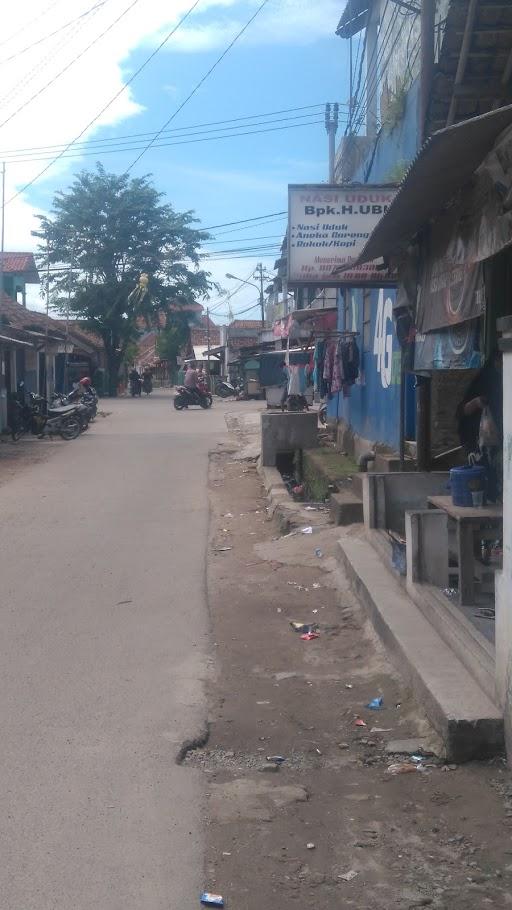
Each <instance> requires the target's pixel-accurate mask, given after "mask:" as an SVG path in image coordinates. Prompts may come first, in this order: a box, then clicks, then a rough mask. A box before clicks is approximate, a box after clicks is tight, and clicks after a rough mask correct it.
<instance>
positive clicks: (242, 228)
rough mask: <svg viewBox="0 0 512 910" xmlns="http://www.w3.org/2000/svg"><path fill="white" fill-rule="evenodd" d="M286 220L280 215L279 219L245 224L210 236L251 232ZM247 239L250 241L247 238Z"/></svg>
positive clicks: (285, 217) (285, 216)
mask: <svg viewBox="0 0 512 910" xmlns="http://www.w3.org/2000/svg"><path fill="white" fill-rule="evenodd" d="M287 218H288V216H287V215H281V216H280V217H279V218H269V219H268V221H261V222H260V223H259V224H247V225H246V226H245V227H240V228H230V229H229V230H228V231H218V232H217V233H216V234H214V235H212V236H214V237H224V236H225V235H226V234H235V233H236V232H237V231H252V229H253V228H259V227H264V226H266V225H277V224H279V222H281V221H286V220H287ZM247 239H248V240H250V238H249V237H248V238H247ZM226 243H229V240H226Z"/></svg>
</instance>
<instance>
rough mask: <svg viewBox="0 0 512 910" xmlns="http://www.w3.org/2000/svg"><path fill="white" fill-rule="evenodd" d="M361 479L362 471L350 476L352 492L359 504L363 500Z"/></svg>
mask: <svg viewBox="0 0 512 910" xmlns="http://www.w3.org/2000/svg"><path fill="white" fill-rule="evenodd" d="M363 477H364V472H363V471H359V472H358V473H357V474H352V492H353V494H354V496H357V498H358V499H360V500H361V502H362V500H363Z"/></svg>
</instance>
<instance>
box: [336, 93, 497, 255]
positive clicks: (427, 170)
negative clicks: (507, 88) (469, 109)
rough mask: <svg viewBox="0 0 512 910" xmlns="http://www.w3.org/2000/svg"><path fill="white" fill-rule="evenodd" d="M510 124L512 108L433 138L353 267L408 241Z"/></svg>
mask: <svg viewBox="0 0 512 910" xmlns="http://www.w3.org/2000/svg"><path fill="white" fill-rule="evenodd" d="M511 124H512V105H508V106H507V107H501V108H498V109H497V110H495V111H489V113H487V114H481V115H480V116H479V117H473V118H472V119H471V120H463V121H462V122H461V123H456V124H454V126H449V127H447V128H446V129H444V130H438V131H437V133H433V134H432V136H430V138H429V139H427V141H426V142H425V144H424V145H423V147H422V148H421V149H420V151H419V152H418V155H417V156H416V158H415V160H414V161H413V163H412V164H411V166H410V168H409V170H408V172H407V174H406V176H405V178H404V180H403V182H402V183H401V185H400V188H399V190H398V193H397V194H396V196H395V198H394V200H393V202H392V203H391V205H390V206H389V209H388V211H387V212H386V214H385V215H383V217H382V218H381V220H380V221H379V223H378V224H377V226H376V228H375V229H374V230H373V232H372V234H371V235H370V238H369V240H368V241H367V243H366V246H365V247H364V249H363V251H362V253H361V255H360V256H359V259H358V260H357V264H358V265H359V264H362V263H363V262H370V261H371V260H372V259H378V258H379V257H380V256H385V255H387V254H389V253H391V252H392V251H393V250H396V249H397V248H398V247H399V246H400V245H401V244H403V243H406V242H408V241H410V240H411V239H412V238H413V237H414V236H415V234H417V233H418V231H419V230H420V229H421V228H422V227H424V225H426V224H427V223H428V221H429V220H430V219H431V218H433V217H434V216H435V215H437V214H439V212H441V211H442V210H443V209H444V208H445V207H446V205H447V203H448V202H449V201H450V199H452V198H453V196H454V195H455V194H456V193H457V192H458V191H459V190H461V189H462V187H463V186H464V185H465V184H467V183H468V182H469V180H470V179H471V177H472V175H473V174H474V172H475V171H476V169H477V168H478V167H479V165H480V164H481V162H482V160H483V159H484V158H485V156H486V154H487V153H488V152H489V151H490V150H491V149H492V147H493V145H494V143H495V142H496V140H497V138H498V136H499V135H500V133H502V132H503V130H505V129H507V127H509V126H510V125H511ZM353 266H354V263H352V266H351V267H352V268H353Z"/></svg>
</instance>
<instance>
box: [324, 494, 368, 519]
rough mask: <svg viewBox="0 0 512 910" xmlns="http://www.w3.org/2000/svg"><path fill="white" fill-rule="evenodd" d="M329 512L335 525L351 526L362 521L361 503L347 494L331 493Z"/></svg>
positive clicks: (355, 497)
mask: <svg viewBox="0 0 512 910" xmlns="http://www.w3.org/2000/svg"><path fill="white" fill-rule="evenodd" d="M329 510H330V513H331V520H332V522H333V524H335V525H353V524H358V523H362V521H363V503H362V502H361V500H360V499H358V498H357V496H352V495H351V494H350V493H349V492H343V493H331V497H330V499H329Z"/></svg>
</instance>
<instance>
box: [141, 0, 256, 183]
mask: <svg viewBox="0 0 512 910" xmlns="http://www.w3.org/2000/svg"><path fill="white" fill-rule="evenodd" d="M268 2H269V0H262V2H261V3H260V5H259V6H258V9H257V10H256V12H254V13H253V15H252V16H251V17H250V19H248V20H247V22H246V23H245V25H244V26H243V27H242V28H241V29H240V31H239V32H237V34H236V35H235V37H234V38H233V40H232V41H230V43H229V44H228V46H227V47H226V48H225V50H223V52H222V54H221V55H220V56H219V57H217V59H216V61H215V63H214V64H213V65H212V66H211V67H210V69H209V70H207V72H206V73H205V74H204V76H203V77H202V78H201V79H200V80H199V82H198V83H197V84H196V85H195V86H194V88H193V89H192V91H191V92H190V93H189V94H188V95H187V97H186V98H185V100H184V101H182V103H181V104H180V105H179V107H177V108H176V110H175V111H174V113H173V114H171V116H170V117H169V118H168V120H166V121H165V123H164V125H163V126H162V127H161V128H160V130H158V132H157V133H156V135H155V137H154V138H153V139H151V141H150V142H148V144H147V145H146V147H145V148H144V149H143V150H142V152H140V154H139V155H137V157H136V158H135V159H134V160H133V161H132V163H131V165H130V167H129V168H128V172H129V171H131V169H132V168H133V167H135V165H136V164H138V162H139V161H140V160H141V158H142V157H143V156H144V155H145V154H146V152H149V150H150V148H151V147H152V146H153V145H154V144H155V141H156V140H157V139H158V137H159V136H160V135H161V134H162V133H163V131H164V130H166V129H167V127H168V126H169V124H170V123H172V121H173V120H174V118H175V117H177V115H178V114H179V113H180V111H182V110H183V108H184V107H185V105H186V104H188V102H189V101H190V99H191V98H193V96H194V95H195V94H196V92H198V91H199V89H200V88H201V86H202V85H203V84H204V83H205V82H206V80H207V79H208V77H209V76H210V75H211V74H212V73H213V71H214V70H215V69H216V68H217V67H218V66H219V64H220V63H221V62H222V60H224V57H226V55H227V54H228V53H229V51H230V50H231V48H232V47H233V45H235V44H236V42H237V41H238V40H239V39H240V38H241V37H242V35H243V34H244V32H246V31H247V29H248V28H249V26H250V25H251V24H252V23H253V22H254V20H255V19H256V17H257V16H258V15H259V13H260V12H261V11H262V9H263V8H264V7H265V6H266V5H267V3H268Z"/></svg>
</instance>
